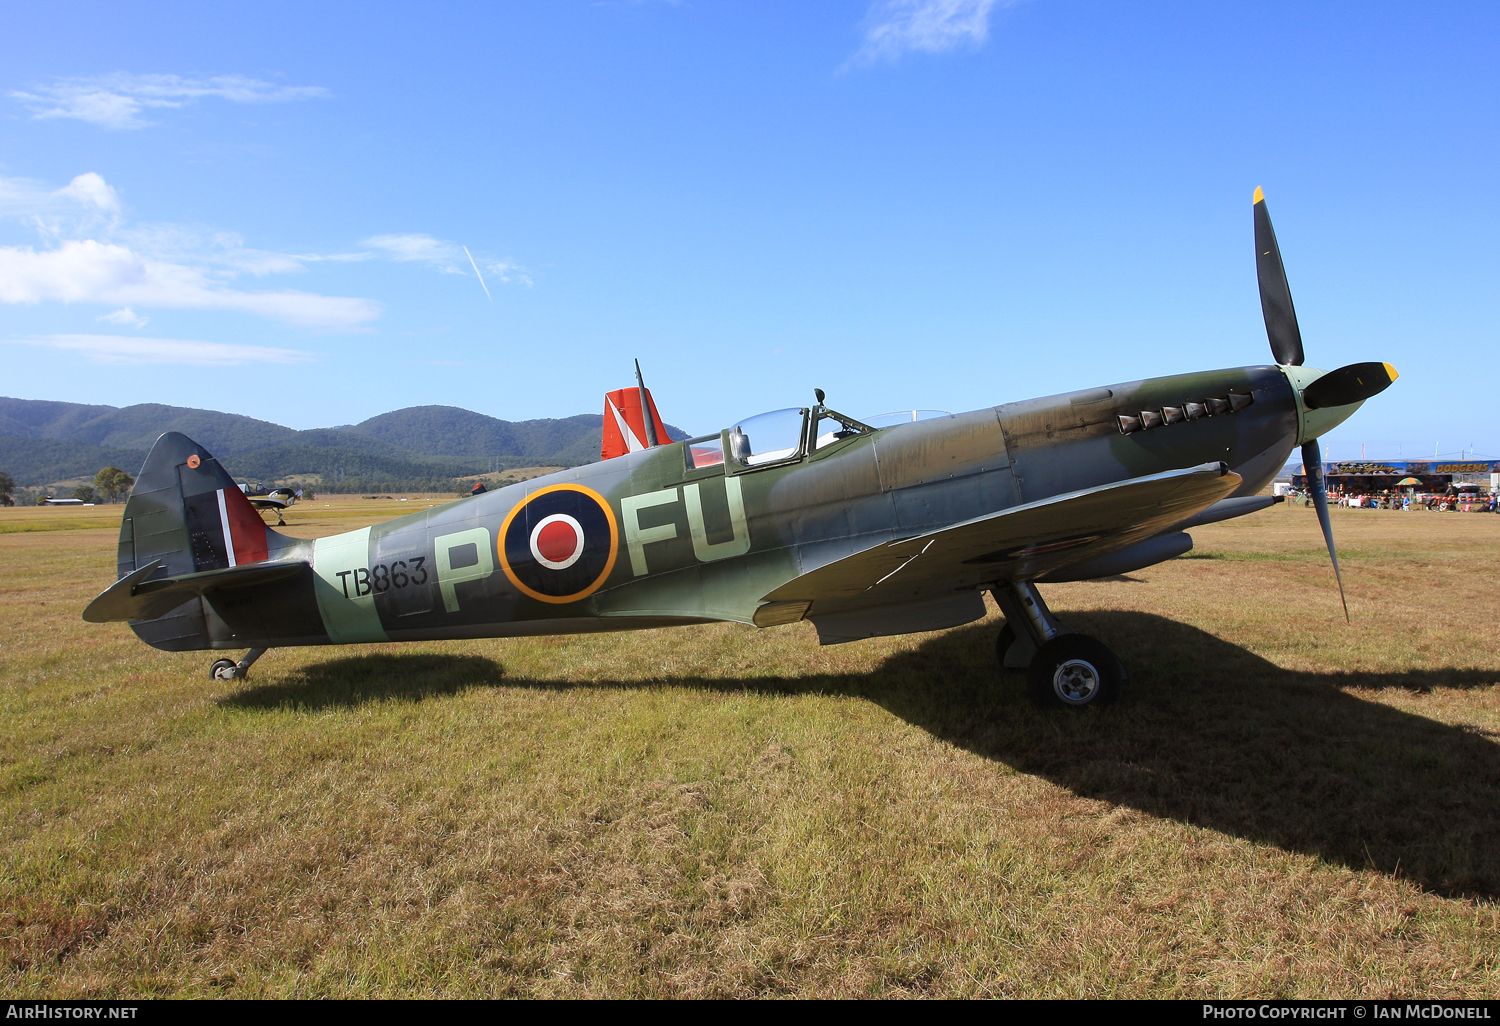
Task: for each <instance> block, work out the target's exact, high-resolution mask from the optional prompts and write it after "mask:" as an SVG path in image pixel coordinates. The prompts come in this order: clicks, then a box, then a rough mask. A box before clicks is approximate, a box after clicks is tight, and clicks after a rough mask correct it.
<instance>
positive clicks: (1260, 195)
mask: <svg viewBox="0 0 1500 1026" xmlns="http://www.w3.org/2000/svg"><path fill="white" fill-rule="evenodd" d="M1265 201H1266V194H1265V193H1264V192H1261V189H1260V186H1258V185H1257V186H1256V187H1255V199H1253V200H1251V201H1250V202H1252V203H1264V202H1265Z"/></svg>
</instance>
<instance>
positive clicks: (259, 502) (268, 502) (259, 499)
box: [245, 495, 290, 510]
mask: <svg viewBox="0 0 1500 1026" xmlns="http://www.w3.org/2000/svg"><path fill="white" fill-rule="evenodd" d="M245 498H246V499H248V500H250V505H252V506H254V507H255V508H256V509H275V510H282V509H286V508H287V506H288V505H290V503H288V502H287V500H285V499H277V498H275V497H273V496H270V495H247V496H245Z"/></svg>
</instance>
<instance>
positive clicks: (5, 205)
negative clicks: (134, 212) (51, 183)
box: [0, 171, 120, 217]
mask: <svg viewBox="0 0 1500 1026" xmlns="http://www.w3.org/2000/svg"><path fill="white" fill-rule="evenodd" d="M93 212H98V213H107V214H118V213H119V212H120V197H119V194H118V193H116V192H115V190H114V189H113V188H111V187H110V185H109V183H108V182H106V181H105V180H104V179H103V178H102V177H100V176H99V175H97V174H95V173H94V172H92V171H89V172H88V173H86V174H81V175H79V176H78V177H77V178H74V179H73V180H72V181H71V182H69V183H68V184H67V185H64V186H63V187H62V188H61V189H48V188H47V187H46V186H45V185H43V184H42V183H41V182H34V181H32V180H31V179H29V178H0V217H18V216H26V215H39V214H56V213H69V214H74V215H77V214H88V213H93Z"/></svg>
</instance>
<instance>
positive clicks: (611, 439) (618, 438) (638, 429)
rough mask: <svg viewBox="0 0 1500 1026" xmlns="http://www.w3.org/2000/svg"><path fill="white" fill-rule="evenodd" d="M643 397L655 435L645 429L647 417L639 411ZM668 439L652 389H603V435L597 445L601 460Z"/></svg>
mask: <svg viewBox="0 0 1500 1026" xmlns="http://www.w3.org/2000/svg"><path fill="white" fill-rule="evenodd" d="M642 397H644V398H645V404H646V406H647V407H648V408H649V409H650V412H651V427H653V428H654V429H655V432H654V434H655V437H654V438H653V437H652V432H649V431H647V429H646V417H645V415H644V414H643V413H642V411H641V400H642ZM669 440H670V436H669V435H668V434H667V425H666V424H665V423H664V422H663V421H662V419H661V414H660V413H658V412H657V409H656V400H655V399H653V398H652V397H651V390H650V389H648V388H646V386H645V385H641V386H640V387H638V388H618V389H615V391H613V392H605V393H604V439H603V444H602V445H601V446H600V447H599V458H600V459H601V460H612V459H614V458H615V457H616V456H624V455H625V454H626V453H627V452H639V451H640V450H642V449H649V448H651V446H652V445H657V444H665V443H666V442H667V441H669Z"/></svg>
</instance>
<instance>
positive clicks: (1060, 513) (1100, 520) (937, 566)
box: [755, 463, 1240, 626]
mask: <svg viewBox="0 0 1500 1026" xmlns="http://www.w3.org/2000/svg"><path fill="white" fill-rule="evenodd" d="M1239 485H1240V477H1239V475H1238V474H1233V473H1231V472H1230V471H1229V468H1228V467H1226V466H1225V465H1224V464H1222V463H1207V464H1204V465H1203V466H1200V467H1191V468H1189V469H1187V470H1173V471H1168V472H1167V473H1165V474H1151V475H1149V476H1146V477H1137V478H1131V479H1130V480H1128V481H1120V482H1118V483H1115V484H1108V485H1101V486H1099V487H1097V488H1089V489H1085V490H1083V491H1078V492H1070V493H1068V494H1066V495H1057V496H1053V497H1052V498H1049V499H1043V500H1041V501H1039V502H1032V503H1028V504H1026V505H1024V506H1016V507H1013V508H1011V509H1007V510H1002V511H1000V512H999V513H992V514H989V515H988V516H983V517H977V518H975V519H974V520H969V521H966V522H964V523H961V524H956V525H954V526H953V527H947V528H944V529H942V530H940V531H931V532H929V533H927V534H922V535H918V536H916V537H915V538H906V539H903V540H901V541H897V542H891V543H889V544H886V545H876V546H874V547H873V548H869V549H865V550H864V551H863V552H857V553H855V554H854V555H852V556H846V557H845V558H843V559H840V560H837V561H835V562H833V563H830V564H828V565H827V566H823V567H819V568H818V569H816V570H812V571H809V572H808V573H805V574H803V575H801V576H800V577H797V578H794V579H793V580H791V581H788V582H787V583H786V584H784V585H782V586H781V587H779V588H777V589H776V590H775V591H773V592H771V593H769V594H768V595H766V596H765V597H764V598H763V599H762V602H764V603H765V605H762V606H760V607H759V608H758V609H757V610H756V614H755V622H756V623H757V624H759V625H761V626H770V625H771V624H773V623H785V622H788V620H796V619H801V618H802V617H803V616H814V615H817V614H818V613H830V612H836V611H838V610H842V609H853V608H857V607H863V606H876V605H886V604H890V603H901V602H912V601H916V600H919V599H921V598H924V597H929V596H933V595H938V594H943V593H948V594H951V593H952V592H953V591H955V590H959V589H965V588H974V587H978V586H979V585H982V584H986V583H988V582H991V581H1000V580H1021V581H1029V580H1034V579H1036V578H1037V577H1040V576H1042V575H1043V574H1045V573H1048V572H1050V571H1053V570H1057V569H1060V568H1062V567H1065V566H1068V565H1071V564H1073V563H1080V562H1083V561H1085V560H1090V559H1094V558H1096V557H1099V556H1103V555H1107V554H1109V553H1111V552H1116V551H1118V550H1120V549H1123V548H1126V547H1127V546H1130V545H1134V544H1135V543H1136V542H1138V541H1141V540H1143V539H1146V538H1149V537H1151V536H1152V535H1154V534H1157V533H1159V532H1161V531H1163V530H1166V529H1167V528H1169V527H1171V526H1173V525H1175V524H1179V523H1181V522H1182V521H1184V520H1186V519H1187V518H1189V517H1191V516H1193V515H1194V514H1196V513H1198V512H1199V511H1200V510H1203V509H1206V508H1207V507H1209V506H1211V505H1213V504H1214V503H1215V502H1218V501H1219V500H1220V499H1222V498H1224V497H1225V496H1227V495H1228V494H1229V493H1230V492H1232V491H1234V490H1235V489H1236V488H1237V487H1239ZM799 607H800V610H799ZM794 612H795V613H798V614H799V615H792V614H793V613H794Z"/></svg>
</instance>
